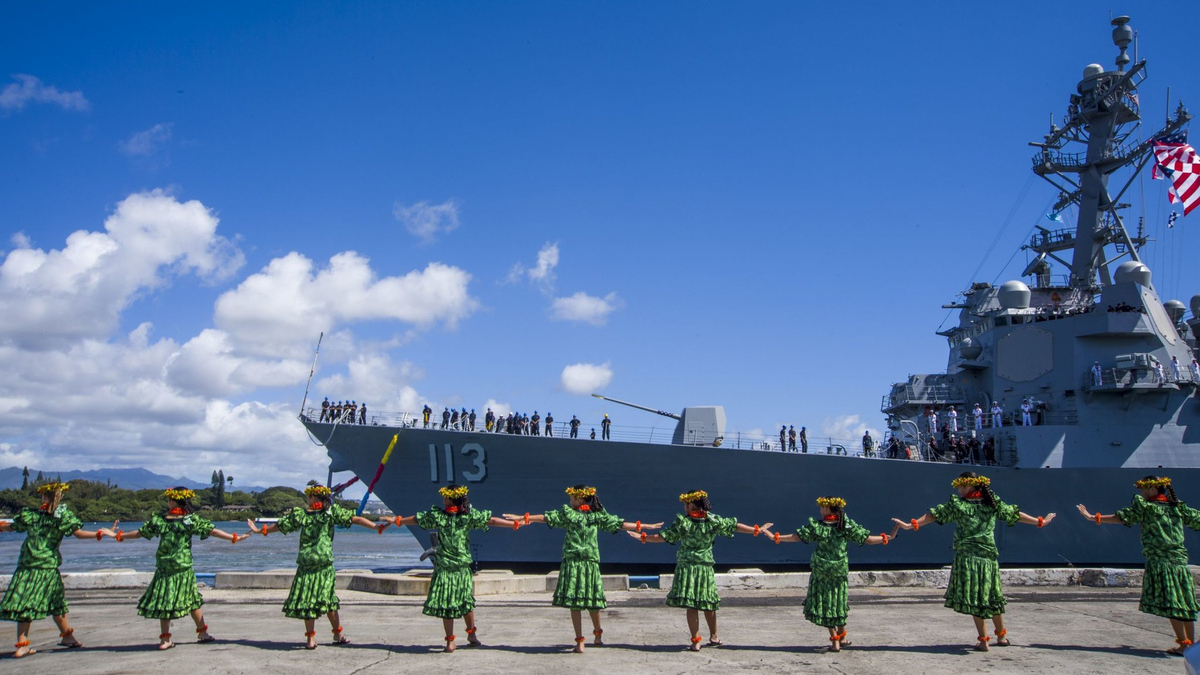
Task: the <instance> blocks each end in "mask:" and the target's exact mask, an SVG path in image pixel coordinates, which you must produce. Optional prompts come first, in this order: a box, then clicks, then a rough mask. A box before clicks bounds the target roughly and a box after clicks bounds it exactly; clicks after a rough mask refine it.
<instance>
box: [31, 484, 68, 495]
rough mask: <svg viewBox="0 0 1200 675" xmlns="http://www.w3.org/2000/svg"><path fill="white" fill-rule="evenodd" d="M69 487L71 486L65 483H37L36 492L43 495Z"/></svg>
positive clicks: (65, 489)
mask: <svg viewBox="0 0 1200 675" xmlns="http://www.w3.org/2000/svg"><path fill="white" fill-rule="evenodd" d="M70 489H71V486H70V485H67V484H66V483H46V484H45V485H39V486H38V489H37V491H38V494H40V495H44V494H46V493H49V492H60V491H61V492H66V491H67V490H70Z"/></svg>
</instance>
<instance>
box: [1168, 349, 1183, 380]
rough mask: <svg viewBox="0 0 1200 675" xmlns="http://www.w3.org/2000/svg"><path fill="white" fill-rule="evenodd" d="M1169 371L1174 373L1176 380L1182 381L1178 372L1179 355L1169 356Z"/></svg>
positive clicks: (1181, 376)
mask: <svg viewBox="0 0 1200 675" xmlns="http://www.w3.org/2000/svg"><path fill="white" fill-rule="evenodd" d="M1171 373H1172V374H1174V375H1175V381H1176V382H1182V381H1183V375H1182V374H1181V373H1180V372H1179V357H1178V356H1174V355H1172V356H1171Z"/></svg>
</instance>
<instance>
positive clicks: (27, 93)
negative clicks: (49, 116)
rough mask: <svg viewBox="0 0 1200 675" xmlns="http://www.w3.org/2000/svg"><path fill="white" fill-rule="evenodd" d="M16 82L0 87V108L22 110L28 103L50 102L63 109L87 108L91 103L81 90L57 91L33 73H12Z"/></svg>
mask: <svg viewBox="0 0 1200 675" xmlns="http://www.w3.org/2000/svg"><path fill="white" fill-rule="evenodd" d="M13 79H14V80H16V82H13V83H10V84H9V85H8V86H6V87H4V89H0V110H24V109H25V106H26V105H28V104H29V103H50V104H53V105H57V106H60V107H62V108H63V109H65V110H87V109H88V108H89V107H90V106H91V103H89V102H88V100H87V99H86V98H84V96H83V92H81V91H59V90H58V88H57V87H54V86H51V85H48V84H44V83H43V82H42V81H41V80H39V79H38V78H36V77H34V76H33V75H13Z"/></svg>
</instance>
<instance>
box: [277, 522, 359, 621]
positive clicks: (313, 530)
mask: <svg viewBox="0 0 1200 675" xmlns="http://www.w3.org/2000/svg"><path fill="white" fill-rule="evenodd" d="M352 518H354V512H353V511H351V510H349V509H344V508H342V507H340V506H338V505H336V504H334V505H332V506H330V507H329V508H328V509H325V510H323V511H306V510H304V509H302V508H300V507H296V508H294V509H292V510H291V512H289V513H288V514H287V515H286V516H284V517H282V518H280V519H279V522H278V523H276V527H278V528H279V531H280V532H282V533H284V534H288V533H289V532H295V531H297V530H299V531H300V555H298V556H296V576H295V577H293V578H292V590H291V591H290V592H289V593H288V597H287V600H285V601H284V603H283V613H284V615H285V616H287V617H288V618H291V619H315V618H317V617H319V616H321V615H323V614H328V613H329V612H336V611H337V610H338V608H339V607H340V606H341V605H340V604H339V603H338V597H337V588H336V583H337V573H336V572H334V569H333V532H334V531H333V528H334V527H342V528H346V527H350V520H351V519H352Z"/></svg>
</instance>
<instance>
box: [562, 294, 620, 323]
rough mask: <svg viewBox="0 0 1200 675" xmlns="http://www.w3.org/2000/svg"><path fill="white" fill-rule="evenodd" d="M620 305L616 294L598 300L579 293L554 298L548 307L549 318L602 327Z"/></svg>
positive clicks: (592, 296)
mask: <svg viewBox="0 0 1200 675" xmlns="http://www.w3.org/2000/svg"><path fill="white" fill-rule="evenodd" d="M621 304H622V303H621V299H620V298H618V297H617V294H616V293H609V294H608V295H606V296H604V297H603V298H598V297H596V296H594V295H588V294H587V293H584V292H583V291H580V292H578V293H576V294H575V295H571V296H568V297H565V298H555V299H554V302H553V303H551V305H550V318H552V319H555V320H558V321H582V322H583V323H590V324H592V325H593V326H603V325H604V324H605V323H606V322H607V321H608V315H609V314H612V313H613V312H614V311H615V310H617V309H619V308H620V307H621Z"/></svg>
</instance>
